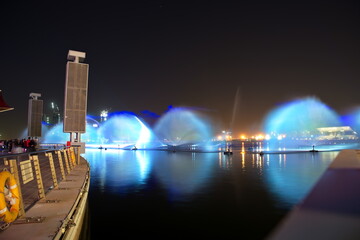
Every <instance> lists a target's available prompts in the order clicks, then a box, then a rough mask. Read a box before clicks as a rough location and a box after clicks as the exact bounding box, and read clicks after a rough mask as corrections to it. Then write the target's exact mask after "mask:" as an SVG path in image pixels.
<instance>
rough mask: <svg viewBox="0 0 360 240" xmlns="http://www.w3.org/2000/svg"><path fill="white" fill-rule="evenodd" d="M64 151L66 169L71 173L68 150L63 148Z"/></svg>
mask: <svg viewBox="0 0 360 240" xmlns="http://www.w3.org/2000/svg"><path fill="white" fill-rule="evenodd" d="M61 151H62V152H63V153H64V158H65V166H66V170H67V173H68V174H69V173H70V170H71V168H70V167H71V166H70V164H69V160H68V157H67V152H66V149H64V150H61Z"/></svg>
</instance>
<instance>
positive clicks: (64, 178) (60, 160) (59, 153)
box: [55, 151, 66, 180]
mask: <svg viewBox="0 0 360 240" xmlns="http://www.w3.org/2000/svg"><path fill="white" fill-rule="evenodd" d="M55 153H56V154H57V156H58V159H59V164H60V171H61V176H62V179H63V180H66V176H65V169H64V165H63V161H62V157H61V152H60V151H55Z"/></svg>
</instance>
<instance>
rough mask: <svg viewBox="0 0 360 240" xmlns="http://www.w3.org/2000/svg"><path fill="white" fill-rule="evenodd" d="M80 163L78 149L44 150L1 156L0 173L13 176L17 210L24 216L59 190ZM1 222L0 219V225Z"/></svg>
mask: <svg viewBox="0 0 360 240" xmlns="http://www.w3.org/2000/svg"><path fill="white" fill-rule="evenodd" d="M79 163H80V150H79V148H75V147H69V148H63V149H54V150H44V151H38V152H29V153H22V154H13V155H3V156H1V155H0V171H3V170H8V171H9V172H10V173H12V174H13V176H14V178H15V180H16V182H17V186H18V187H19V186H20V187H19V195H20V196H19V197H20V210H19V215H18V217H25V215H26V211H27V210H29V209H30V208H31V207H32V206H33V205H34V204H35V203H36V202H38V201H39V200H41V199H45V196H46V193H47V192H48V191H50V190H51V189H54V188H55V189H56V188H58V184H59V183H60V182H61V181H66V176H67V175H68V174H69V173H70V172H71V170H72V169H73V168H74V167H75V166H76V165H78V164H79ZM3 224H4V223H3V222H2V221H1V220H0V225H3Z"/></svg>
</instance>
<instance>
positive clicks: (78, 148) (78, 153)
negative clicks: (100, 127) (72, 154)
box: [76, 147, 81, 165]
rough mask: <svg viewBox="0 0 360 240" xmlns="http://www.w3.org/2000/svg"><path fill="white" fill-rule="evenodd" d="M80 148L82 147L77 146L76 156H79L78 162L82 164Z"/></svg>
mask: <svg viewBox="0 0 360 240" xmlns="http://www.w3.org/2000/svg"><path fill="white" fill-rule="evenodd" d="M80 148H81V147H77V148H76V158H77V164H78V165H80Z"/></svg>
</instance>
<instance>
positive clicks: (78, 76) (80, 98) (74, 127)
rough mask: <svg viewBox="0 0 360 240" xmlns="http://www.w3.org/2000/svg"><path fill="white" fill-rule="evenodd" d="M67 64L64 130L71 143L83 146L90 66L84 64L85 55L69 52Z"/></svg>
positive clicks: (83, 150) (83, 149)
mask: <svg viewBox="0 0 360 240" xmlns="http://www.w3.org/2000/svg"><path fill="white" fill-rule="evenodd" d="M67 59H68V60H69V61H68V62H67V64H66V82H65V103H64V129H63V131H64V132H65V133H70V142H71V143H72V144H73V143H76V145H78V146H79V145H81V146H82V152H85V148H84V144H80V143H81V133H85V132H86V111H87V93H88V74H89V65H88V64H85V63H82V62H83V61H84V60H85V53H84V52H78V51H73V50H69V53H68V57H67Z"/></svg>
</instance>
